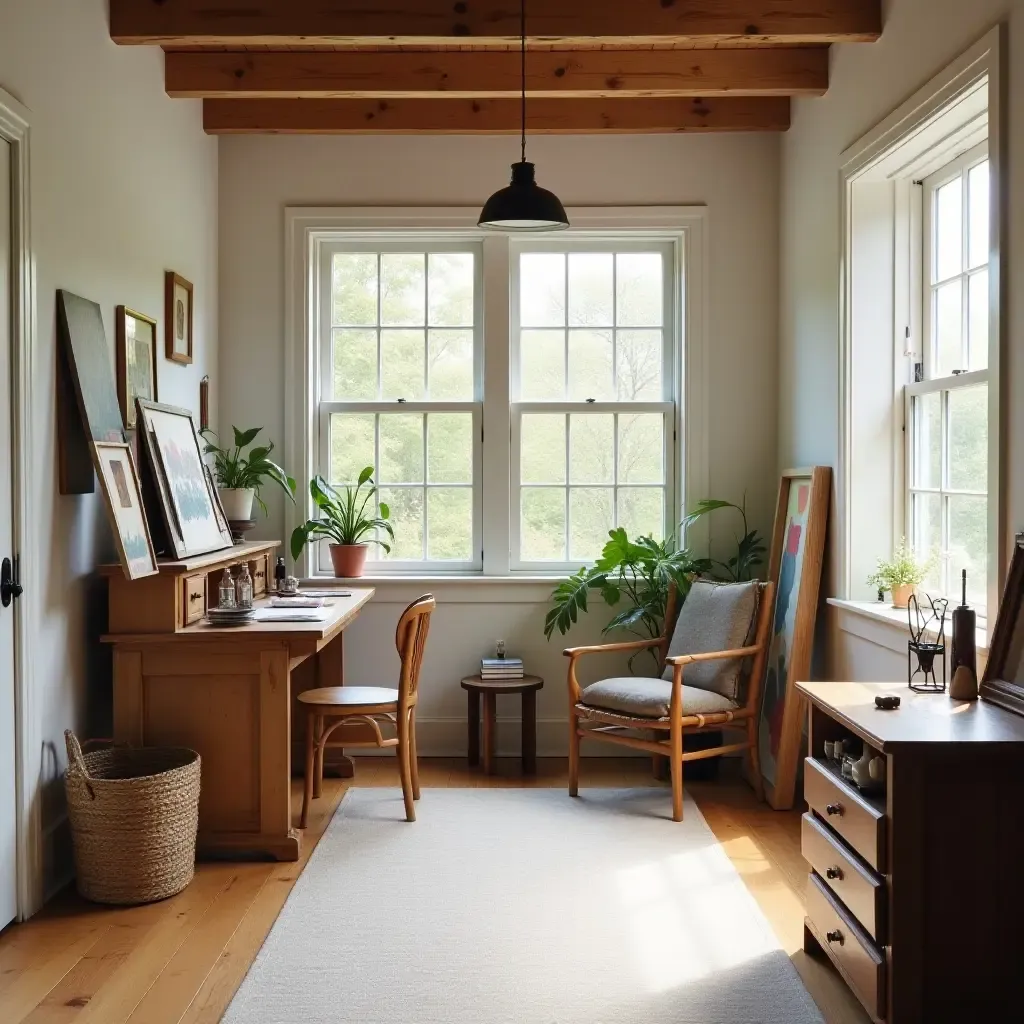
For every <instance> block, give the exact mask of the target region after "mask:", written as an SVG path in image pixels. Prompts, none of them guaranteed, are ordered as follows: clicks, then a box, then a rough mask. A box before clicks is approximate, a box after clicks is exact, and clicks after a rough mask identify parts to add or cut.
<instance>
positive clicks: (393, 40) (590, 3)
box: [110, 0, 882, 47]
mask: <svg viewBox="0 0 1024 1024" xmlns="http://www.w3.org/2000/svg"><path fill="white" fill-rule="evenodd" d="M527 17H528V21H527V28H528V31H529V34H530V38H532V39H537V40H564V41H566V42H571V41H573V40H578V41H582V40H591V41H592V40H595V39H599V40H603V41H605V42H607V43H609V44H617V45H625V46H629V45H643V44H650V43H655V42H661V43H665V42H673V41H675V42H680V43H694V42H703V43H714V42H728V41H730V40H736V39H746V40H763V41H765V42H770V43H783V44H785V43H789V44H794V43H821V44H825V43H836V42H870V41H872V40H874V39H877V38H878V36H879V35H880V34H881V30H882V14H881V0H701V2H700V3H689V2H683V0H630V2H628V3H626V2H623V0H543V3H535V4H532V5H531V9H530V10H529V11H528V12H527ZM110 36H111V38H112V39H113V40H114V41H115V42H117V43H125V44H146V43H160V44H164V45H167V46H244V45H250V44H251V45H270V46H278V47H283V46H289V45H293V46H298V45H310V44H316V43H320V44H330V43H334V44H345V45H360V44H361V45H369V46H373V45H378V46H379V45H389V44H390V45H395V44H418V45H445V44H452V43H472V44H474V45H479V46H486V45H501V46H505V45H507V43H508V42H509V41H510V40H513V39H517V38H518V36H519V5H518V4H517V3H514V2H510V0H456V2H451V0H392V2H390V3H387V4H376V3H372V2H370V3H368V2H367V0H332V2H331V3H325V2H324V0H110Z"/></svg>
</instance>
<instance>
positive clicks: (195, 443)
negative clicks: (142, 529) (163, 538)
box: [136, 398, 231, 558]
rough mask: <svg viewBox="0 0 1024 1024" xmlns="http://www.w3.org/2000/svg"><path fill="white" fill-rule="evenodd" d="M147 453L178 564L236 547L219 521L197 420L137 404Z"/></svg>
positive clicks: (185, 412)
mask: <svg viewBox="0 0 1024 1024" xmlns="http://www.w3.org/2000/svg"><path fill="white" fill-rule="evenodd" d="M136 405H137V407H138V410H139V420H138V422H139V429H140V430H141V432H142V437H143V444H142V447H143V448H144V449H145V451H146V457H147V461H148V463H149V465H150V467H151V469H152V471H153V476H154V478H155V480H156V483H157V488H156V489H157V493H158V496H159V499H160V505H161V510H162V512H163V517H164V522H165V524H166V527H167V535H168V537H169V538H170V542H171V546H172V547H173V548H174V549H175V556H176V557H177V558H189V557H191V556H193V555H202V554H206V553H208V552H210V551H221V550H223V549H224V548H227V547H230V546H231V532H230V530H229V529H227V523H226V520H224V519H223V518H221V517H218V512H217V505H216V495H215V492H214V493H211V487H210V480H209V476H208V475H207V467H206V465H205V464H204V462H203V456H202V445H201V442H200V438H199V432H198V430H197V429H196V424H195V420H194V419H193V418H192V413H191V411H190V410H188V409H182V408H180V407H178V406H173V405H163V404H161V403H159V402H148V401H145V400H143V399H141V398H140V399H136Z"/></svg>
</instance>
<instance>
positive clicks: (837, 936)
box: [825, 928, 843, 946]
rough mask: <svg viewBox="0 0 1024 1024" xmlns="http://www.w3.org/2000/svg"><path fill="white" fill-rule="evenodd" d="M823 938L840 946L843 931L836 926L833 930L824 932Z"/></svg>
mask: <svg viewBox="0 0 1024 1024" xmlns="http://www.w3.org/2000/svg"><path fill="white" fill-rule="evenodd" d="M825 939H826V940H827V941H828V942H838V943H839V945H840V946H841V945H842V944H843V933H842V932H841V931H839V929H838V928H837V929H836V930H835V931H834V932H825Z"/></svg>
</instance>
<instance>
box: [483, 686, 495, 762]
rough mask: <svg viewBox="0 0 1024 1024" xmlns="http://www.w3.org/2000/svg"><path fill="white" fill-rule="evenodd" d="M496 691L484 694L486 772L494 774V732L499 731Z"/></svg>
mask: <svg viewBox="0 0 1024 1024" xmlns="http://www.w3.org/2000/svg"><path fill="white" fill-rule="evenodd" d="M495 705H496V701H495V694H494V693H485V694H484V773H485V774H487V775H493V774H494V738H495V737H494V734H495V732H496V731H497V728H498V723H497V717H498V715H497V707H496V706H495Z"/></svg>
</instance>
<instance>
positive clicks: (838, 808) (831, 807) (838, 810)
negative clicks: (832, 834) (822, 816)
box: [825, 804, 843, 818]
mask: <svg viewBox="0 0 1024 1024" xmlns="http://www.w3.org/2000/svg"><path fill="white" fill-rule="evenodd" d="M825 813H826V814H827V815H828V816H829V817H832V815H833V814H836V815H838V816H839V817H840V818H841V817H842V816H843V805H842V804H826V805H825Z"/></svg>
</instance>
